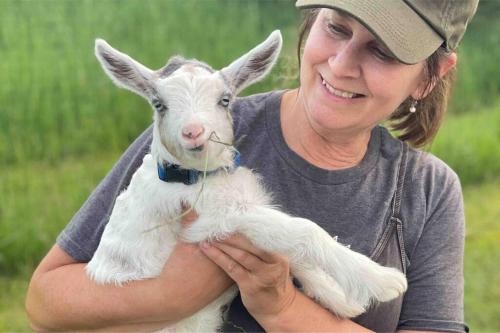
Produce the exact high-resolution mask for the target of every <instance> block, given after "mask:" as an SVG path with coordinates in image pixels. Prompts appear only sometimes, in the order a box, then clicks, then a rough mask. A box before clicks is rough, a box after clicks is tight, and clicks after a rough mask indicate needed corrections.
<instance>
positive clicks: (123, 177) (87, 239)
mask: <svg viewBox="0 0 500 333" xmlns="http://www.w3.org/2000/svg"><path fill="white" fill-rule="evenodd" d="M151 138H152V127H149V128H148V129H146V130H145V131H144V132H143V133H142V134H141V135H140V136H139V137H138V138H137V139H136V140H135V141H134V142H133V143H132V144H131V145H130V147H129V148H128V149H127V150H126V151H125V153H124V154H123V155H122V156H121V157H120V159H119V160H118V162H117V163H116V164H115V165H114V167H113V168H112V169H111V171H110V172H109V173H108V174H107V175H106V177H105V178H104V179H103V180H102V181H101V183H100V184H99V185H98V186H97V187H96V189H95V190H94V191H93V192H92V194H91V195H90V196H89V198H88V199H87V201H86V202H85V203H84V204H83V206H82V207H81V208H80V209H79V210H78V212H77V213H76V214H75V215H74V216H73V218H72V219H71V221H70V222H69V223H68V225H67V226H66V227H65V228H64V229H63V231H62V232H61V233H60V234H59V236H58V237H57V240H56V242H57V244H58V245H59V246H60V247H61V248H62V249H63V250H64V251H65V252H66V253H68V254H69V255H70V256H71V257H73V258H74V259H75V260H77V261H79V262H88V261H90V259H91V258H92V256H93V255H94V252H95V251H96V249H97V246H98V245H99V241H100V240H101V236H102V233H103V231H104V227H105V226H106V224H107V223H108V221H109V217H110V215H111V212H112V210H113V206H114V202H115V199H116V197H117V196H118V195H119V194H120V193H121V192H122V191H123V190H124V189H125V188H126V187H127V186H128V184H129V183H130V179H131V178H132V175H133V173H134V172H135V171H136V170H137V169H138V168H139V166H140V165H141V164H142V159H143V157H144V155H146V154H147V153H149V149H150V145H151Z"/></svg>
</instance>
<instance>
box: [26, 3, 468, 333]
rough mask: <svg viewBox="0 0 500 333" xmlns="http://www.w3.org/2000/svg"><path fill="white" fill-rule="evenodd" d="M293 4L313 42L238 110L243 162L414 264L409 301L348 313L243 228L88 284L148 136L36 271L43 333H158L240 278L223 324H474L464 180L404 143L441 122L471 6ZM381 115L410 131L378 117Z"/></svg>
mask: <svg viewBox="0 0 500 333" xmlns="http://www.w3.org/2000/svg"><path fill="white" fill-rule="evenodd" d="M297 6H298V7H307V8H311V9H310V10H309V11H308V12H307V13H306V19H305V24H304V29H303V31H302V33H301V41H302V38H305V36H307V39H306V41H305V44H304V50H303V55H302V60H301V66H300V88H298V89H294V90H289V91H275V92H270V93H266V94H260V95H255V96H250V97H246V98H242V99H240V100H238V101H237V102H236V103H235V105H234V108H233V113H234V114H233V116H234V119H235V129H236V136H237V137H238V138H240V141H239V146H238V149H239V151H240V152H241V155H242V163H243V164H245V165H247V166H249V167H251V168H254V169H256V170H257V171H258V172H259V173H261V174H262V175H263V177H264V181H265V183H266V185H267V186H268V187H269V188H271V189H272V190H273V193H274V197H275V201H276V203H277V204H279V205H281V206H282V207H283V209H284V210H285V211H287V212H288V213H290V214H292V215H297V216H303V217H306V218H309V219H311V220H313V221H315V222H316V223H318V224H319V225H321V226H322V227H323V228H324V229H325V230H327V231H328V232H330V233H331V234H332V235H338V237H339V238H338V239H339V241H341V242H342V243H345V244H349V245H350V246H351V248H352V249H354V250H356V251H359V252H361V253H364V254H365V255H368V256H370V257H371V258H372V259H373V260H376V261H377V262H379V263H381V264H383V265H386V266H392V267H396V268H398V269H401V270H402V271H403V272H405V273H406V274H407V278H408V283H409V288H408V291H407V292H406V294H405V295H404V296H403V297H401V298H399V299H397V300H394V301H392V302H388V303H383V304H379V305H377V306H374V307H373V308H371V309H369V310H368V311H367V312H366V313H365V314H363V315H361V316H360V317H358V318H354V319H353V320H340V319H338V318H336V317H335V316H333V315H332V314H330V313H329V312H328V311H326V310H325V309H323V308H321V307H320V306H318V305H317V304H316V303H314V302H313V301H312V300H310V299H308V298H307V297H306V296H304V295H303V294H302V293H301V292H300V289H299V288H297V287H296V286H295V285H294V284H293V282H292V279H291V277H290V275H289V269H288V263H287V261H286V259H285V258H283V257H281V256H280V255H279V254H275V253H266V252H263V251H261V250H259V249H257V248H255V247H254V246H253V245H252V244H250V243H249V242H248V241H247V240H246V239H244V238H243V237H241V236H238V235H235V236H233V237H232V238H230V239H228V240H226V241H224V242H220V243H214V244H212V245H209V244H205V243H204V244H199V246H198V245H191V244H183V243H180V244H179V245H178V246H177V247H176V250H175V251H174V254H173V255H172V256H171V258H170V259H169V261H168V262H167V264H166V265H165V268H164V271H163V272H162V274H161V275H160V276H159V277H158V278H155V279H150V280H145V281H135V282H132V283H129V284H127V285H126V286H123V287H121V288H118V287H114V286H99V285H96V284H94V283H93V282H92V281H89V280H88V278H87V277H86V275H85V273H84V270H83V268H84V265H85V264H84V263H85V262H87V261H88V260H89V259H90V258H91V257H92V254H93V251H95V249H96V247H97V244H98V242H99V239H100V235H101V233H102V230H103V228H104V225H105V223H106V222H107V218H108V217H109V213H110V211H111V208H112V206H113V202H114V198H115V197H116V196H117V194H118V193H119V192H120V191H121V190H122V189H123V188H124V187H126V184H128V181H129V179H130V177H131V175H132V173H133V172H134V171H135V169H136V168H137V167H138V165H139V164H140V163H141V161H142V156H144V154H146V152H147V150H148V146H149V142H150V139H151V130H150V129H148V130H146V132H145V133H144V134H143V135H141V137H139V138H138V139H137V140H136V142H134V144H132V146H131V147H130V148H129V149H128V150H127V152H126V153H125V154H124V156H123V157H122V158H121V160H120V161H119V162H118V164H117V165H116V166H115V167H114V168H113V170H112V171H111V173H110V174H109V175H108V176H107V177H106V178H105V179H104V181H103V182H102V183H101V184H100V185H99V187H98V188H97V189H96V190H95V192H94V193H93V194H92V195H91V197H90V198H89V200H88V201H87V202H86V203H85V205H84V206H83V207H82V209H81V210H80V211H79V212H78V213H77V215H76V216H75V217H74V218H73V220H72V222H71V223H70V224H69V225H68V227H67V228H66V229H65V230H64V231H63V232H62V233H61V235H60V236H59V238H58V241H57V244H56V245H55V246H54V247H53V248H52V249H51V250H50V252H49V254H48V255H47V256H46V258H45V259H44V260H43V261H42V263H41V264H40V266H39V267H38V268H37V270H36V271H35V273H34V275H33V279H32V282H31V285H30V289H29V292H28V298H27V309H28V312H29V314H30V318H31V321H32V324H33V327H34V328H35V329H37V330H43V329H66V330H71V329H79V330H81V329H96V330H98V329H104V330H107V331H109V330H120V331H124V330H134V331H137V330H154V329H156V328H160V327H164V326H166V325H169V324H173V323H175V322H176V321H178V320H180V319H181V318H184V317H186V316H189V315H191V314H192V313H194V312H196V311H197V310H199V309H200V308H202V307H203V306H205V305H206V304H208V303H209V302H210V301H211V300H213V299H214V298H216V297H217V296H218V295H219V294H221V293H222V292H223V291H224V290H225V289H226V288H227V287H228V286H229V285H230V284H231V283H233V281H234V282H236V283H237V284H238V286H239V288H240V294H241V297H239V298H237V299H236V300H235V301H234V302H233V304H232V305H231V307H230V308H229V310H228V312H227V319H226V322H225V327H224V330H225V331H258V330H262V329H264V330H266V331H283V332H285V331H329V332H332V331H341V332H344V331H351V330H353V331H369V330H375V331H396V330H398V331H411V330H414V331H422V330H427V331H447V332H463V331H465V330H466V329H467V328H466V326H465V324H464V323H463V272H462V259H463V240H464V239H463V238H464V216H463V204H462V195H461V189H460V183H459V180H458V177H457V176H456V174H455V173H454V172H453V171H452V170H451V169H450V168H449V167H447V166H446V165H445V164H444V163H443V162H441V161H439V160H438V159H437V158H435V157H433V156H432V155H430V154H425V153H422V152H420V151H418V150H416V149H414V148H409V147H408V145H407V144H406V143H404V142H407V143H409V144H410V145H412V146H421V145H424V144H426V143H428V142H430V140H431V139H432V137H433V136H434V135H435V133H436V131H437V130H438V128H439V125H440V121H441V119H442V116H443V113H444V111H445V108H446V100H447V93H448V89H449V82H450V78H451V73H452V72H453V68H454V66H455V64H456V59H457V56H456V54H455V53H454V51H453V50H455V49H456V47H457V45H458V42H459V41H460V39H461V37H462V35H463V33H464V31H465V27H466V24H467V22H468V21H469V19H470V18H471V17H472V16H473V14H474V12H475V9H476V6H477V1H473V0H470V1H469V0H463V1H459V2H457V1H452V0H441V1H439V2H427V1H420V0H411V1H410V0H405V1H402V0H401V1H396V0H394V1H364V0H350V1H347V0H343V1H341V0H322V1H319V0H317V1H314V0H299V1H298V2H297ZM299 51H300V50H299ZM386 120H391V121H392V124H394V125H393V127H394V128H395V129H396V130H398V131H399V133H400V139H396V138H394V137H393V136H391V135H390V134H389V132H388V131H387V130H386V129H385V128H384V127H382V126H380V125H379V124H380V123H382V122H384V121H386ZM190 218H191V220H192V219H195V218H196V217H195V216H191V217H190ZM189 222H190V221H189V220H185V221H184V223H189ZM263 223H265V221H263ZM207 286H210V288H207Z"/></svg>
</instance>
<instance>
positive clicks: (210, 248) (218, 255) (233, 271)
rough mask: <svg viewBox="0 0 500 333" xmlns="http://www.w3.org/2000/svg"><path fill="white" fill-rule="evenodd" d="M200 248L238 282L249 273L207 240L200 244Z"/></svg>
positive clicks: (246, 277) (245, 278) (244, 278)
mask: <svg viewBox="0 0 500 333" xmlns="http://www.w3.org/2000/svg"><path fill="white" fill-rule="evenodd" d="M201 249H202V251H203V253H205V255H206V256H207V257H209V258H210V259H211V260H212V261H213V262H215V263H216V264H217V265H218V266H219V267H220V268H222V269H223V270H224V271H225V272H226V274H227V275H229V277H230V278H231V279H233V280H234V281H236V282H237V283H238V284H240V283H242V282H243V281H244V280H247V279H248V277H249V274H250V273H249V271H248V270H247V269H246V268H245V267H243V266H242V265H240V264H239V263H238V262H237V261H236V260H234V259H233V258H232V257H231V256H230V255H229V254H227V253H225V252H224V251H223V250H222V249H220V248H219V247H217V246H214V245H212V244H210V243H208V242H203V243H202V244H201Z"/></svg>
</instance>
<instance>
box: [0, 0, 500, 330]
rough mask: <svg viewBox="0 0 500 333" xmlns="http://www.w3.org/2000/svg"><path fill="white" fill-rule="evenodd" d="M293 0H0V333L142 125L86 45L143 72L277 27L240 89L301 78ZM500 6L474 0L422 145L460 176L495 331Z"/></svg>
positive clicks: (132, 102) (481, 323) (474, 287)
mask: <svg viewBox="0 0 500 333" xmlns="http://www.w3.org/2000/svg"><path fill="white" fill-rule="evenodd" d="M293 3H294V1H292V0H287V1H285V0H282V1H271V0H269V1H267V0H266V1H256V0H253V1H242V0H241V1H240V0H205V1H194V0H183V1H180V0H178V1H173V0H170V1H169V0H145V1H138V0H120V1H118V0H102V1H97V0H94V1H91V0H81V1H76V0H44V1H20V0H0V331H20V330H27V322H26V319H25V318H24V315H23V310H22V298H23V294H24V292H25V288H26V283H27V279H28V278H29V275H30V274H31V272H32V270H33V269H34V267H35V266H36V264H37V263H38V262H39V260H40V259H41V258H42V256H43V255H44V254H45V253H46V252H47V250H48V249H49V248H50V246H52V244H53V243H54V240H55V237H56V236H57V234H58V233H59V231H60V230H61V229H62V228H63V227H64V225H65V224H66V223H67V221H68V220H69V219H70V218H71V216H72V215H73V214H74V213H75V211H76V210H77V209H78V208H79V207H80V206H81V204H82V203H83V201H84V200H85V198H86V197H87V196H88V194H89V193H90V192H91V191H92V189H93V188H94V187H95V186H96V184H97V183H98V182H99V180H100V179H101V178H102V177H103V176H104V175H105V173H106V172H107V171H108V170H109V169H110V168H111V167H112V165H113V163H114V161H116V159H117V158H118V157H119V155H120V153H121V152H122V151H123V150H124V149H125V148H126V147H127V146H128V145H129V144H130V143H131V141H132V140H133V139H134V138H135V137H136V136H137V135H138V134H139V133H141V132H142V130H143V129H144V128H145V127H146V126H148V124H149V123H150V122H151V112H152V111H151V110H150V108H149V106H148V105H147V103H146V102H144V101H143V100H142V99H141V98H139V97H137V96H135V95H133V94H131V93H129V92H127V91H124V90H119V89H117V88H116V87H115V86H114V85H113V84H112V83H111V81H110V80H109V79H108V78H107V77H106V76H105V75H104V74H103V72H102V70H101V69H100V67H99V65H98V63H97V61H96V60H95V57H94V55H93V44H94V39H95V38H96V37H101V38H104V39H106V40H107V41H108V42H109V43H111V44H112V45H113V46H115V47H116V48H118V49H121V50H123V51H124V52H126V53H128V54H130V55H131V56H133V57H134V58H136V59H137V60H139V61H141V62H142V63H144V64H147V65H148V66H150V67H152V68H159V67H161V66H163V65H164V64H165V63H166V61H167V59H168V58H169V57H170V56H171V55H174V54H182V55H184V56H186V57H193V58H198V59H200V60H203V61H206V62H207V63H209V64H211V65H213V66H214V67H215V68H220V67H222V66H224V65H226V64H227V63H229V62H230V61H231V60H233V59H234V58H236V57H237V56H239V55H241V54H242V53H244V52H246V51H247V50H248V49H249V48H250V47H252V46H253V45H255V44H257V43H258V42H260V41H261V40H263V39H264V38H265V37H266V36H267V35H268V34H269V33H270V32H271V31H272V30H274V29H281V30H282V32H283V35H284V41H285V46H284V51H283V52H282V56H281V57H280V61H279V63H278V66H277V68H275V69H274V70H273V73H272V75H271V76H270V77H269V78H268V79H266V80H265V81H264V82H262V83H259V84H258V85H255V86H253V87H251V88H250V89H248V90H246V91H245V92H244V94H251V93H254V92H258V91H265V90H270V89H273V88H287V87H293V86H295V85H296V82H297V71H296V67H297V64H296V60H295V43H296V35H297V26H298V19H299V15H298V11H297V10H295V9H294V7H293ZM499 4H500V2H496V1H483V2H482V4H481V6H480V9H479V13H478V15H477V17H476V19H475V20H474V21H473V22H472V24H471V25H470V28H469V31H468V34H467V36H466V37H465V40H464V42H463V44H462V46H461V48H460V50H459V59H460V60H459V73H458V84H457V86H456V88H455V93H454V97H453V100H452V103H451V106H450V111H449V113H448V116H447V119H446V120H445V123H444V126H443V128H442V130H441V132H440V133H439V134H438V136H437V138H436V140H435V142H434V143H433V145H432V146H431V147H430V150H431V151H432V152H433V153H434V154H436V155H437V156H439V157H440V158H442V159H443V160H444V161H445V162H447V163H448V164H449V165H450V166H452V168H454V169H455V170H456V171H457V173H458V174H459V176H460V178H461V180H462V184H463V186H464V193H465V200H466V201H465V202H466V210H467V211H466V213H467V220H468V227H467V229H468V235H467V242H466V247H467V254H466V272H465V275H466V318H467V321H468V322H469V324H470V325H471V327H472V328H473V329H476V330H483V331H500V322H499V319H498V318H497V317H498V316H496V315H495V314H498V313H499V311H500V307H499V305H498V304H497V303H498V302H497V301H495V299H498V298H499V297H500V287H499V286H500V283H498V282H500V281H498V270H497V269H496V268H495V267H494V266H493V265H492V263H493V262H500V257H499V254H498V250H496V248H497V247H498V241H497V239H498V236H500V229H499V227H498V223H497V222H499V221H500V204H499V203H500V177H499V175H500V66H498V64H497V59H500V22H499V20H498V19H496V17H498V15H499V14H500V5H499Z"/></svg>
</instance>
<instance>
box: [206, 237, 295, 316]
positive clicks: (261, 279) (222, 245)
mask: <svg viewBox="0 0 500 333" xmlns="http://www.w3.org/2000/svg"><path fill="white" fill-rule="evenodd" d="M201 249H202V250H203V252H204V253H205V254H206V255H207V257H209V258H210V259H212V260H213V261H214V262H215V263H216V264H217V265H218V266H219V267H221V268H222V269H223V270H224V271H225V272H226V273H227V274H228V275H229V276H230V277H231V278H232V279H233V280H234V281H235V282H236V283H237V284H238V287H239V289H240V293H241V299H242V301H243V304H244V305H245V307H246V308H247V310H248V312H250V314H252V316H253V317H254V318H255V319H256V320H258V321H260V320H261V319H265V318H266V317H269V316H276V315H278V314H279V313H281V312H283V311H285V310H286V309H287V308H288V307H290V305H291V304H292V303H293V301H294V299H295V295H296V292H297V291H296V289H295V287H294V285H293V283H292V279H291V277H290V268H289V264H288V259H287V258H285V257H284V256H282V255H279V254H276V253H269V252H266V251H263V250H261V249H258V248H257V247H255V246H254V245H253V244H252V243H251V242H250V241H249V240H248V239H247V238H245V237H243V236H242V235H233V236H231V237H230V238H228V239H226V240H224V241H221V242H214V243H208V242H204V243H202V244H201Z"/></svg>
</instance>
